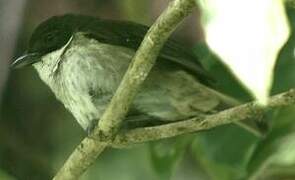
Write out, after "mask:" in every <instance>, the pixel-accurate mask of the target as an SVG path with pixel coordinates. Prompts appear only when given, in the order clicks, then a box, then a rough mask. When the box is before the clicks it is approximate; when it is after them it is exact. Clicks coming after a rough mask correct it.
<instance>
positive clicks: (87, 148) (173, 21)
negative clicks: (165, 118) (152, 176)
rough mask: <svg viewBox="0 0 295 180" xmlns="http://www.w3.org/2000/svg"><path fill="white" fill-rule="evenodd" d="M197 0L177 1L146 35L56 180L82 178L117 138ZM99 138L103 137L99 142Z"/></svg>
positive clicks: (170, 5)
mask: <svg viewBox="0 0 295 180" xmlns="http://www.w3.org/2000/svg"><path fill="white" fill-rule="evenodd" d="M194 6H195V1H194V0H174V1H172V2H171V3H170V4H169V7H168V8H167V9H166V10H165V11H164V12H163V14H162V15H161V16H160V17H159V18H158V19H157V21H156V22H155V24H153V26H152V27H151V28H150V30H149V31H148V33H147V34H146V36H145V38H144V40H143V41H142V44H141V46H140V47H139V49H138V50H137V52H136V54H135V56H134V58H133V60H132V61H131V64H130V66H129V68H128V70H127V72H126V74H125V75H124V77H123V80H122V82H121V84H120V86H119V87H118V89H117V91H116V93H115V95H114V97H113V98H112V100H111V102H110V104H109V105H108V107H107V109H106V111H105V112H104V114H103V115H102V117H101V119H100V120H99V123H98V126H97V128H95V129H94V131H93V133H92V134H91V135H90V137H94V138H95V139H98V140H94V139H93V138H89V137H86V138H85V139H84V140H83V141H82V142H81V144H80V145H78V147H77V148H76V149H75V151H74V152H73V153H72V154H71V155H70V157H69V158H68V160H67V161H66V162H65V164H64V165H63V167H62V168H61V169H60V170H59V172H58V173H57V175H56V176H55V177H54V179H55V180H70V179H77V178H79V177H80V176H81V175H82V174H83V172H84V171H85V170H86V169H87V168H88V167H89V166H90V165H91V164H92V163H93V162H94V161H95V160H96V158H97V157H98V156H99V154H100V153H101V152H102V151H103V150H104V149H105V148H106V147H107V146H108V142H111V140H112V139H113V137H115V135H116V133H117V130H118V129H119V127H120V124H121V122H122V120H123V119H124V117H125V115H126V114H127V112H128V109H129V106H130V105H131V103H132V100H133V98H134V97H135V95H136V93H137V91H138V90H139V87H140V85H141V84H142V83H143V81H144V80H145V78H146V76H147V75H148V73H149V71H150V70H151V68H152V66H153V65H154V63H155V61H156V58H157V56H158V53H159V51H160V50H161V48H162V46H163V44H164V43H165V41H166V40H167V38H168V37H169V36H170V34H171V33H172V32H173V30H174V29H175V28H176V26H177V25H178V24H179V23H180V22H181V21H182V20H183V19H184V18H185V17H186V16H187V15H188V14H189V13H190V12H191V11H192V9H193V7H194ZM99 140H104V142H100V141H99Z"/></svg>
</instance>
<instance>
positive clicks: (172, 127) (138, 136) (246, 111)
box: [112, 89, 295, 148]
mask: <svg viewBox="0 0 295 180" xmlns="http://www.w3.org/2000/svg"><path fill="white" fill-rule="evenodd" d="M294 104H295V89H291V90H289V91H287V92H284V93H281V94H278V95H276V96H273V97H271V99H270V102H269V105H268V106H265V107H261V106H259V105H258V104H257V103H255V102H250V103H246V104H243V105H240V106H236V107H233V108H230V109H227V110H224V111H222V112H219V113H216V114H213V115H208V116H205V117H203V118H191V119H188V120H184V121H179V122H174V123H169V124H166V125H161V126H155V127H146V128H137V129H133V130H130V131H127V132H124V133H121V134H119V135H118V136H117V137H116V139H115V141H114V142H113V144H112V146H113V147H116V148H122V147H126V146H128V145H134V144H136V143H143V142H147V141H153V140H159V139H164V138H169V137H174V136H178V135H182V134H187V133H192V132H197V131H203V130H207V129H211V128H214V127H216V126H220V125H225V124H229V123H233V122H237V121H242V120H246V119H251V118H255V117H256V116H257V115H259V114H260V113H263V112H264V110H267V109H269V108H276V107H281V106H288V105H294Z"/></svg>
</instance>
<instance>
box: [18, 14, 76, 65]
mask: <svg viewBox="0 0 295 180" xmlns="http://www.w3.org/2000/svg"><path fill="white" fill-rule="evenodd" d="M76 19H77V17H76V16H75V15H64V16H54V17H52V18H50V19H48V20H46V21H44V22H42V23H41V24H40V25H39V26H38V27H37V28H36V29H35V31H34V32H33V34H32V36H31V38H30V41H29V45H28V49H27V51H26V53H25V54H24V55H23V56H21V57H19V58H17V59H16V60H15V61H14V62H13V64H12V67H13V68H19V67H24V66H27V65H31V64H33V63H36V62H38V61H40V60H41V57H42V56H44V55H46V54H47V53H50V52H53V51H55V50H58V49H60V48H62V47H63V46H64V45H65V44H66V43H67V42H68V41H69V39H70V38H71V36H72V35H73V32H74V31H75V29H76V28H77V27H76V26H78V24H79V23H78V22H76V21H77V20H76Z"/></svg>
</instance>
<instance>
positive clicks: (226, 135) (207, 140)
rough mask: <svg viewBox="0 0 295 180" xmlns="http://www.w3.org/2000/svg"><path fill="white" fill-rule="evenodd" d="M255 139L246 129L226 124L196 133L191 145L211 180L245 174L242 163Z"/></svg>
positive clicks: (244, 163) (236, 177)
mask: <svg viewBox="0 0 295 180" xmlns="http://www.w3.org/2000/svg"><path fill="white" fill-rule="evenodd" d="M257 141H258V139H257V138H256V137H254V136H253V135H251V134H249V133H248V132H246V131H244V130H242V129H241V128H239V127H237V126H235V125H229V126H223V127H218V128H215V129H213V130H211V131H206V132H203V133H200V134H199V135H198V136H197V138H196V140H195V141H194V143H193V145H192V148H193V152H195V157H196V159H197V160H198V161H199V162H200V163H201V164H202V165H203V167H204V169H206V171H207V173H208V175H209V176H210V177H211V179H212V180H220V179H222V180H232V179H239V178H241V177H243V176H244V175H245V173H246V162H247V161H248V158H249V156H250V154H251V152H252V150H253V147H254V145H255V143H256V142H257Z"/></svg>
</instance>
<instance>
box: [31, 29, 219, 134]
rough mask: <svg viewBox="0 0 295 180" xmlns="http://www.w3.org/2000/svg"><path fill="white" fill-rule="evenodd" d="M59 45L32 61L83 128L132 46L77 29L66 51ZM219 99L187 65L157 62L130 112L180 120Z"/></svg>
mask: <svg viewBox="0 0 295 180" xmlns="http://www.w3.org/2000/svg"><path fill="white" fill-rule="evenodd" d="M63 50H65V49H61V50H57V51H54V52H52V53H50V54H47V55H46V56H43V57H42V61H40V62H38V63H36V64H34V67H35V68H36V70H37V71H38V73H39V75H40V77H41V79H42V80H43V81H44V82H45V83H46V84H47V85H48V86H49V87H50V88H51V90H52V91H53V92H54V94H55V95H56V97H57V99H59V100H60V101H61V102H62V103H63V104H64V105H65V107H66V108H67V109H68V110H69V111H70V112H71V113H72V114H73V115H74V117H75V118H76V119H77V121H78V122H79V124H80V125H81V126H82V127H83V128H84V129H87V128H89V127H90V125H91V122H92V121H93V120H98V119H99V118H100V116H101V115H102V113H103V111H104V109H105V108H106V105H107V104H108V102H109V101H110V99H111V97H112V95H113V93H114V92H115V90H116V88H117V87H118V85H119V82H120V81H121V79H122V77H123V75H124V73H125V71H126V69H127V67H128V64H129V62H130V60H131V58H132V56H133V55H134V51H133V50H131V49H128V48H123V47H119V46H113V45H107V44H102V43H99V42H97V41H96V40H91V39H88V38H85V37H84V36H83V35H81V34H76V35H75V36H74V37H73V39H72V41H71V43H69V44H68V47H67V48H66V51H65V52H64V53H63ZM219 103H220V100H219V98H218V97H217V96H216V95H215V93H214V92H212V91H208V89H207V88H206V87H205V86H204V85H201V84H200V83H199V82H198V81H197V78H196V77H194V76H193V75H191V74H189V73H188V72H186V71H185V70H182V69H180V68H179V67H178V68H177V67H173V66H170V65H169V64H168V65H167V66H163V65H159V64H156V65H155V66H154V68H153V69H152V71H151V73H150V74H149V75H148V77H147V79H146V81H145V83H144V85H143V87H142V88H141V91H140V92H139V93H138V95H137V96H136V98H135V100H134V102H133V106H132V107H131V110H130V113H132V112H136V113H137V114H135V116H133V117H136V115H138V117H140V116H141V117H142V116H144V115H146V116H147V117H153V118H150V120H152V119H159V120H162V121H171V120H182V119H185V118H188V117H191V116H197V115H200V114H204V113H210V112H211V111H213V110H214V108H216V107H217V106H218V105H219ZM130 117H131V116H130ZM148 119H149V118H147V120H148Z"/></svg>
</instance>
